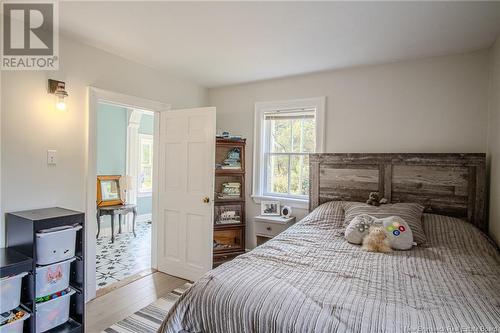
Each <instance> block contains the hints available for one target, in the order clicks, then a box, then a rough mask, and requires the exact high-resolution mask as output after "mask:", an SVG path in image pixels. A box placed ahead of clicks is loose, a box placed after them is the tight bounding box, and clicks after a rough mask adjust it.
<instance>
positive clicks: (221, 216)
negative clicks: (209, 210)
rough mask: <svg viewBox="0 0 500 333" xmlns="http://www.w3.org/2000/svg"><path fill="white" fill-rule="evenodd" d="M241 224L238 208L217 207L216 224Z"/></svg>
mask: <svg viewBox="0 0 500 333" xmlns="http://www.w3.org/2000/svg"><path fill="white" fill-rule="evenodd" d="M238 223H241V214H240V211H239V210H238V206H233V205H231V206H217V207H216V218H215V224H238Z"/></svg>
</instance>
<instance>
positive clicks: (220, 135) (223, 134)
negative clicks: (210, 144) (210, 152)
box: [215, 131, 242, 140]
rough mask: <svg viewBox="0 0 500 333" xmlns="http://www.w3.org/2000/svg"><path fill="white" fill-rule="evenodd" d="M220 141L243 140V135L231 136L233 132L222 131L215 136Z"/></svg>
mask: <svg viewBox="0 0 500 333" xmlns="http://www.w3.org/2000/svg"><path fill="white" fill-rule="evenodd" d="M215 137H216V138H218V139H229V140H241V139H242V137H241V135H231V132H229V131H222V132H219V131H218V133H217V134H216V136H215Z"/></svg>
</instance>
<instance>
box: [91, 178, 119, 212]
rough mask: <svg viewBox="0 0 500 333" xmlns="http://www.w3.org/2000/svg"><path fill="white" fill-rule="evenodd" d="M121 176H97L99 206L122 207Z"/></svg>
mask: <svg viewBox="0 0 500 333" xmlns="http://www.w3.org/2000/svg"><path fill="white" fill-rule="evenodd" d="M120 178H121V176H97V206H98V207H104V206H114V205H122V204H123V200H122V198H121V190H120Z"/></svg>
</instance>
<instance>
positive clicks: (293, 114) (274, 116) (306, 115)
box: [260, 108, 318, 200]
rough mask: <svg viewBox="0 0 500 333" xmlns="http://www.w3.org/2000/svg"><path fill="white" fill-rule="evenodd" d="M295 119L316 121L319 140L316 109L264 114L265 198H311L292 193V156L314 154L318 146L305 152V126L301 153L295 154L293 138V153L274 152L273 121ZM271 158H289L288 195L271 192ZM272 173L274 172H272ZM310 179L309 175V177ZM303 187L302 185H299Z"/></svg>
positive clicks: (263, 173)
mask: <svg viewBox="0 0 500 333" xmlns="http://www.w3.org/2000/svg"><path fill="white" fill-rule="evenodd" d="M293 119H314V120H315V123H314V127H315V128H314V139H315V141H316V140H317V138H316V133H317V128H316V127H317V126H318V124H317V122H316V120H317V117H316V108H313V109H307V110H303V109H302V110H297V109H294V110H286V111H283V112H280V111H272V112H266V113H264V117H263V128H262V130H263V131H264V145H263V148H264V149H263V156H261V157H262V161H263V162H264V163H263V164H261V166H260V167H261V173H262V175H263V178H262V180H263V183H262V189H261V191H262V194H263V195H264V196H273V197H287V198H296V199H302V200H304V199H307V198H308V197H309V195H308V194H306V195H299V194H294V193H291V186H290V185H291V179H292V172H291V164H292V156H305V155H309V154H310V153H314V152H315V151H316V144H314V151H312V152H304V151H303V150H304V147H303V144H304V138H303V136H304V133H303V126H301V134H300V140H301V147H300V152H294V151H293V149H294V147H293V137H292V138H291V142H290V144H291V147H290V149H292V151H290V152H288V151H287V152H272V126H271V125H272V120H293ZM290 135H293V131H291V132H290ZM271 156H288V174H287V193H279V192H273V191H270V190H269V186H270V184H269V179H270V178H269V172H270V170H269V165H270V160H271ZM271 172H272V171H271ZM302 172H303V165H301V166H300V173H301V174H302ZM307 177H309V175H307ZM299 186H301V184H299Z"/></svg>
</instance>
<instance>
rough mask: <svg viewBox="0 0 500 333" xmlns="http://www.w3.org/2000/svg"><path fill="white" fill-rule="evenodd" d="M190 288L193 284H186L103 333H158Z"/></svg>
mask: <svg viewBox="0 0 500 333" xmlns="http://www.w3.org/2000/svg"><path fill="white" fill-rule="evenodd" d="M189 287H191V283H185V284H184V285H182V286H181V287H179V288H177V289H174V290H173V291H171V292H170V293H169V294H168V295H166V296H163V297H162V298H160V299H158V300H157V301H156V302H154V303H152V304H150V305H148V306H146V307H145V308H144V309H142V310H139V311H137V312H136V313H134V314H133V315H131V316H130V317H127V318H125V319H123V320H122V321H119V322H117V323H116V324H114V325H113V326H111V327H108V328H106V329H105V330H104V331H102V332H101V333H103V332H106V333H150V332H151V333H156V331H157V330H158V328H160V325H161V323H162V322H163V319H165V317H166V316H167V312H168V310H170V308H171V307H172V305H174V303H175V301H177V300H178V299H179V297H180V296H181V295H182V294H184V292H185V291H186V290H188V289H189Z"/></svg>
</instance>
